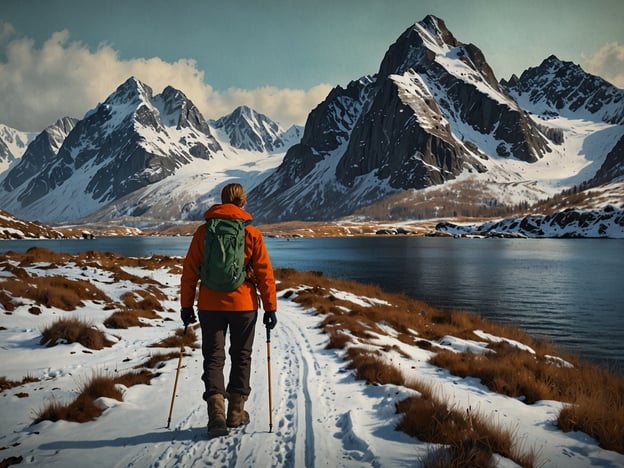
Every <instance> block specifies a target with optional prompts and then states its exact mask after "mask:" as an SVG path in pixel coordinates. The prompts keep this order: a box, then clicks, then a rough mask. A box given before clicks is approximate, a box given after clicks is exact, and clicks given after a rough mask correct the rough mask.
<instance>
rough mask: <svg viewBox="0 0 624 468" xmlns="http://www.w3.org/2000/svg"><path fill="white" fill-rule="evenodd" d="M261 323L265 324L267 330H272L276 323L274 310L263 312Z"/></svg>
mask: <svg viewBox="0 0 624 468" xmlns="http://www.w3.org/2000/svg"><path fill="white" fill-rule="evenodd" d="M262 323H264V324H265V325H266V327H267V328H268V329H269V330H273V329H274V328H275V325H277V316H276V315H275V311H274V310H271V311H267V312H265V313H264V317H262Z"/></svg>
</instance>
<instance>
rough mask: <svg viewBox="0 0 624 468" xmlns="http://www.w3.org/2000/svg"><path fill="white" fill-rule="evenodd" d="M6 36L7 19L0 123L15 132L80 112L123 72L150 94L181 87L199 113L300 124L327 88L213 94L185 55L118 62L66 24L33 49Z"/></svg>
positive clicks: (0, 40)
mask: <svg viewBox="0 0 624 468" xmlns="http://www.w3.org/2000/svg"><path fill="white" fill-rule="evenodd" d="M14 35H15V31H14V29H13V27H12V26H11V25H10V24H8V23H0V46H2V48H3V52H4V57H5V58H4V59H3V61H0V123H4V124H6V125H8V126H10V127H14V128H17V129H19V130H25V131H40V130H42V129H43V128H44V127H46V126H47V125H50V124H51V123H53V122H55V121H56V120H57V119H58V118H60V117H64V116H72V117H78V118H81V117H82V116H83V115H84V114H85V112H87V111H88V110H90V109H92V108H94V107H95V106H96V105H97V104H98V102H102V101H104V100H105V99H106V97H107V96H108V95H109V94H110V93H112V92H113V91H114V90H115V89H116V88H117V87H118V86H119V85H120V84H121V83H123V82H124V81H125V80H126V79H127V78H128V77H130V76H134V77H136V78H137V79H138V80H140V81H143V82H144V83H146V84H147V85H149V86H150V87H152V89H153V90H154V93H155V94H157V93H160V92H161V91H162V90H163V89H164V88H165V87H166V86H167V85H171V86H173V87H175V88H177V89H179V90H181V91H182V92H184V93H185V94H186V95H187V96H188V97H189V98H190V99H191V100H192V101H193V102H194V103H195V105H197V107H198V108H199V109H200V111H201V112H202V114H203V115H204V117H206V118H218V117H221V116H223V115H225V114H227V113H229V112H231V111H232V110H233V109H234V108H236V107H237V106H239V105H243V104H244V105H247V106H249V107H251V108H253V109H255V110H257V111H258V112H262V113H263V114H266V115H267V116H268V117H270V118H271V119H273V120H276V121H277V122H279V123H280V124H282V125H283V126H284V127H287V126H289V125H291V124H292V123H297V124H304V123H305V119H306V117H307V115H308V113H309V112H310V110H311V109H312V108H313V107H315V106H316V105H317V104H318V103H320V102H321V101H322V100H323V99H324V98H325V97H326V95H327V93H328V92H329V91H330V89H331V86H330V85H324V84H322V85H318V86H315V87H313V88H311V89H310V90H297V89H280V88H273V87H261V88H257V89H252V90H244V89H234V88H232V89H229V90H227V91H225V92H217V91H215V90H214V89H213V88H212V87H211V86H210V85H209V84H206V83H205V82H204V72H203V71H201V70H199V69H198V68H197V63H196V62H195V61H194V60H192V59H180V60H177V61H175V62H173V63H169V62H165V61H163V60H161V59H160V58H157V57H154V58H139V59H129V60H122V59H120V58H119V55H118V53H117V51H116V50H114V49H113V48H111V47H110V46H109V45H107V44H101V45H100V46H99V47H98V48H97V49H96V50H90V49H89V48H88V47H86V46H85V45H84V44H82V43H80V42H77V41H73V42H70V41H69V32H68V31H66V30H65V31H60V32H56V33H54V34H53V35H52V36H51V37H50V38H49V39H48V40H47V41H45V43H43V44H42V45H41V47H40V48H38V47H36V45H35V43H34V41H33V40H32V39H30V38H13V36H14ZM0 56H2V55H0Z"/></svg>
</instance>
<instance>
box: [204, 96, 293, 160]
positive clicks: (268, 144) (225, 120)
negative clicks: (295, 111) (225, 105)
mask: <svg viewBox="0 0 624 468" xmlns="http://www.w3.org/2000/svg"><path fill="white" fill-rule="evenodd" d="M211 124H212V126H213V127H214V128H216V129H218V130H221V131H223V132H224V133H225V135H227V139H228V140H229V142H230V144H231V145H232V146H234V147H236V148H239V149H244V150H250V151H260V152H267V153H275V152H279V151H281V152H285V151H286V150H287V149H288V148H287V147H286V144H287V143H288V142H289V141H292V139H293V138H296V139H299V138H300V137H301V134H300V133H301V129H300V128H299V127H296V126H293V127H291V129H289V130H291V133H293V132H294V135H290V134H288V135H285V132H284V130H283V129H282V128H281V127H280V126H279V125H278V124H277V123H276V122H273V121H272V120H271V119H269V118H268V117H267V116H266V115H264V114H260V113H258V112H256V111H254V110H253V109H250V108H249V107H247V106H240V107H237V108H236V109H234V111H233V112H232V113H231V114H229V115H226V116H225V117H221V118H220V119H218V120H215V121H212V122H211Z"/></svg>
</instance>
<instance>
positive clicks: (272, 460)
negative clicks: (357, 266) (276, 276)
mask: <svg viewBox="0 0 624 468" xmlns="http://www.w3.org/2000/svg"><path fill="white" fill-rule="evenodd" d="M286 309H287V310H284V311H283V312H280V313H279V315H278V317H279V322H278V325H277V328H276V329H275V330H273V331H272V334H271V373H272V379H271V380H272V396H273V402H272V403H273V412H272V415H273V432H272V433H270V432H269V409H268V394H269V392H268V385H267V374H268V372H267V356H266V354H267V350H266V331H265V328H264V327H263V326H262V324H261V323H259V324H258V326H257V328H256V337H255V341H254V354H253V356H254V362H253V368H252V393H251V395H250V398H249V400H248V402H247V405H246V409H247V410H248V411H249V413H250V416H251V421H250V423H249V424H248V425H246V426H244V427H242V428H239V429H230V434H229V435H228V436H226V437H219V438H214V439H208V437H207V432H206V423H207V413H206V406H205V404H204V402H203V401H202V400H199V401H198V403H197V405H194V406H193V407H192V411H191V412H190V413H188V414H185V415H182V416H180V415H177V422H176V421H175V417H174V420H173V422H172V424H173V423H175V427H174V428H173V429H172V434H171V436H172V440H171V442H160V443H157V444H152V445H148V444H146V445H145V447H143V448H142V449H141V450H140V451H138V452H135V453H134V455H133V456H132V458H131V459H130V460H128V459H126V460H120V462H119V464H118V465H117V466H119V467H121V466H131V467H142V466H150V467H152V468H164V467H173V466H193V467H217V466H218V467H230V468H237V467H250V466H280V467H287V468H288V467H314V466H319V465H324V466H336V467H338V466H344V467H348V466H362V465H366V466H381V464H380V463H379V462H378V461H377V460H376V457H375V456H374V454H373V453H372V452H371V450H370V448H369V446H368V444H367V443H366V442H365V441H364V440H362V439H361V438H359V437H358V436H357V435H356V434H355V431H354V427H353V421H352V418H351V410H349V409H348V408H338V407H337V406H338V402H337V398H336V397H337V389H336V385H327V381H328V380H329V381H333V380H334V379H335V383H336V384H337V385H338V384H339V382H340V380H342V379H345V378H349V374H348V373H347V372H346V371H345V370H344V368H343V369H341V370H339V371H338V372H337V373H336V371H335V368H336V367H337V366H344V363H340V362H338V357H337V356H336V354H335V352H330V351H327V350H324V349H323V348H324V346H325V342H326V337H325V336H324V335H322V333H321V331H320V329H318V323H319V321H320V320H319V319H318V318H316V317H315V316H314V314H313V312H309V311H303V310H302V309H301V308H299V307H298V306H295V307H293V306H288V307H286ZM261 314H262V312H260V316H259V318H260V319H261ZM302 327H305V328H306V329H307V330H302ZM315 329H316V331H315ZM311 340H313V341H314V342H312V341H311ZM194 353H196V355H195V359H194V360H193V361H192V362H190V363H189V364H188V365H185V366H183V368H182V370H181V373H186V374H187V376H188V374H191V375H190V376H188V379H187V380H191V381H192V384H193V386H194V387H196V389H199V388H200V387H201V380H200V376H201V351H199V350H196V351H194ZM189 361H191V360H189ZM224 372H225V374H226V376H227V373H228V372H229V366H228V365H226V369H225V371H224ZM324 372H327V373H328V374H329V373H331V374H334V375H333V376H332V375H323V373H324ZM336 374H337V375H336ZM197 381H199V385H198V384H197ZM321 383H325V385H319V384H321ZM188 384H189V383H188V382H184V381H183V382H181V385H188ZM182 394H186V393H185V390H184V389H181V388H178V391H177V398H180V395H182ZM200 395H201V393H199V392H197V395H195V392H194V394H193V395H190V396H186V397H190V398H198V399H199V398H200ZM187 411H188V410H187ZM174 414H175V411H174ZM314 415H322V416H321V417H319V416H317V417H316V419H315V416H314ZM336 439H338V440H339V441H340V444H338V446H339V447H341V448H342V450H339V451H337V450H336V446H337V444H336ZM147 461H151V462H149V463H150V464H147V463H146V462H147Z"/></svg>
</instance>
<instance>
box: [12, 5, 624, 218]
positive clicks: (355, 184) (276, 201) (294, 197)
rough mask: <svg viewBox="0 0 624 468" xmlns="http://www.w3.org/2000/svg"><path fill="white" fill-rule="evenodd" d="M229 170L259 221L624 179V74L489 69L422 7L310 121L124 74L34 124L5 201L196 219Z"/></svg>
mask: <svg viewBox="0 0 624 468" xmlns="http://www.w3.org/2000/svg"><path fill="white" fill-rule="evenodd" d="M226 182H241V183H243V184H244V185H245V186H246V188H247V190H248V192H250V194H249V197H248V200H249V205H248V208H249V210H250V211H251V212H252V213H253V214H254V217H255V220H256V222H275V221H281V220H295V219H297V220H330V219H336V218H339V217H342V216H345V215H350V214H353V213H355V212H356V211H357V210H359V209H362V208H363V207H371V206H372V207H373V208H374V209H375V211H376V212H377V213H382V214H383V211H384V209H385V208H386V207H385V205H384V204H385V203H388V204H390V203H393V202H392V201H391V200H396V199H395V198H394V197H396V196H405V197H406V198H405V199H404V200H402V201H401V203H403V204H405V202H406V201H407V202H408V201H409V197H410V196H411V194H413V193H415V191H418V193H422V194H425V197H427V196H428V194H431V195H432V197H433V198H435V200H438V201H439V202H440V203H439V204H440V205H443V203H444V197H442V198H439V197H440V190H439V188H440V187H444V188H445V190H448V193H454V194H455V196H456V197H457V196H459V197H460V198H461V196H462V195H461V193H463V190H464V188H465V187H479V190H478V195H477V197H478V198H477V199H474V200H471V202H472V203H475V204H477V205H484V206H492V205H498V206H500V205H516V204H518V203H529V204H530V203H532V202H535V201H538V200H542V199H544V198H547V197H550V196H552V195H554V194H557V193H560V192H561V191H562V190H564V189H569V188H572V187H580V188H586V187H596V186H601V185H602V184H607V183H620V184H624V90H621V89H618V88H616V87H614V86H612V85H611V84H609V83H608V82H606V81H604V80H602V79H601V78H599V77H595V76H592V75H589V74H587V73H585V72H584V71H583V70H582V69H581V68H580V67H579V66H577V65H575V64H572V63H569V62H562V61H560V60H558V59H557V58H556V57H554V56H551V57H548V58H547V59H546V60H545V61H544V62H543V63H542V64H541V65H540V66H539V67H536V68H531V69H529V70H527V71H525V72H524V73H523V74H522V75H521V76H520V78H518V77H515V76H514V77H512V78H511V79H510V80H508V81H505V80H503V81H501V82H498V81H497V80H496V77H495V75H494V72H493V70H492V69H491V68H490V66H489V65H488V63H487V60H486V58H485V56H484V55H483V53H482V52H481V51H480V50H479V49H478V48H477V47H476V46H475V45H473V44H465V43H462V42H460V41H459V40H458V39H456V38H455V37H454V36H453V34H452V33H451V32H450V31H449V30H448V29H447V27H446V25H445V24H444V22H443V21H442V20H441V19H439V18H436V17H434V16H427V17H426V18H424V19H423V20H422V21H420V22H419V23H416V24H414V25H413V26H411V27H409V28H408V29H407V30H406V31H405V32H404V33H403V34H402V35H401V36H400V37H399V38H398V39H397V41H396V42H395V43H394V44H392V45H391V46H390V47H389V49H388V51H387V53H386V54H385V56H384V57H383V60H382V61H381V64H380V67H379V70H378V72H377V73H376V74H374V75H370V76H365V77H361V78H359V79H356V80H353V81H352V82H350V83H349V84H348V85H347V86H346V87H344V88H343V87H341V86H337V87H336V88H335V89H333V90H332V91H331V92H330V93H329V95H328V96H327V98H326V99H325V100H324V101H323V102H321V103H320V104H319V105H318V106H317V107H316V108H315V109H314V110H313V111H312V112H311V113H310V114H309V116H308V119H307V122H306V125H305V128H304V129H301V128H300V127H296V126H295V127H291V128H290V129H287V130H284V129H282V128H280V127H279V125H278V124H276V123H275V122H272V121H271V120H270V119H269V118H268V117H266V116H264V115H261V114H259V113H257V112H255V111H253V110H252V109H249V108H247V107H244V106H243V107H239V108H237V109H235V110H234V111H233V112H232V113H231V114H230V115H227V116H224V117H222V118H220V119H217V120H214V121H207V120H206V119H204V117H203V116H202V115H201V113H200V112H199V110H198V109H197V108H196V106H195V105H194V104H193V103H192V102H191V101H190V100H189V99H188V98H187V97H186V96H185V95H184V93H183V92H182V91H180V90H176V89H174V88H172V87H170V86H169V87H167V88H165V89H164V90H163V92H162V93H161V94H158V95H154V94H153V92H152V89H151V88H150V87H149V86H148V85H147V84H144V83H141V82H139V81H137V80H136V79H134V78H130V79H128V80H127V81H126V82H125V83H123V84H122V85H121V86H119V88H118V89H117V90H116V91H115V92H114V93H112V94H111V95H110V96H109V97H108V98H107V99H106V101H105V102H104V103H101V104H98V105H97V106H96V107H95V108H94V109H92V110H91V111H89V112H88V113H87V114H86V115H85V116H84V117H83V118H82V119H80V120H72V119H69V118H65V119H61V120H60V121H59V122H57V123H56V124H55V125H53V126H52V127H50V128H48V129H46V130H45V131H44V133H42V134H41V135H39V136H38V137H37V138H36V139H35V140H34V141H33V142H32V144H31V145H30V146H29V148H28V150H27V151H26V152H25V153H24V156H23V157H22V159H21V160H20V161H19V162H17V161H15V162H14V163H13V164H12V165H11V168H10V169H9V170H7V171H5V172H4V173H2V174H0V206H2V208H3V209H5V210H7V211H9V212H11V213H13V214H15V215H16V216H18V217H20V218H22V219H29V220H34V219H37V220H42V221H48V222H60V221H77V220H88V221H89V222H94V221H105V222H106V221H112V220H116V221H122V222H124V223H125V224H127V225H134V226H139V227H140V226H142V223H147V222H148V221H149V220H156V221H179V220H186V219H198V218H199V217H200V216H201V213H202V212H203V211H204V210H205V209H206V208H207V206H208V205H209V204H211V203H213V202H215V201H217V200H218V196H219V191H220V187H221V186H222V185H223V184H224V183H226ZM473 192H474V191H473ZM457 194H459V195H457ZM389 196H392V197H390V198H389ZM436 197H438V198H436ZM432 203H436V202H435V201H434V202H432ZM378 206H381V209H378V208H377V207H378ZM386 212H387V213H388V216H387V217H390V214H389V213H390V205H388V207H387V210H386ZM360 213H361V211H360Z"/></svg>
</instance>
